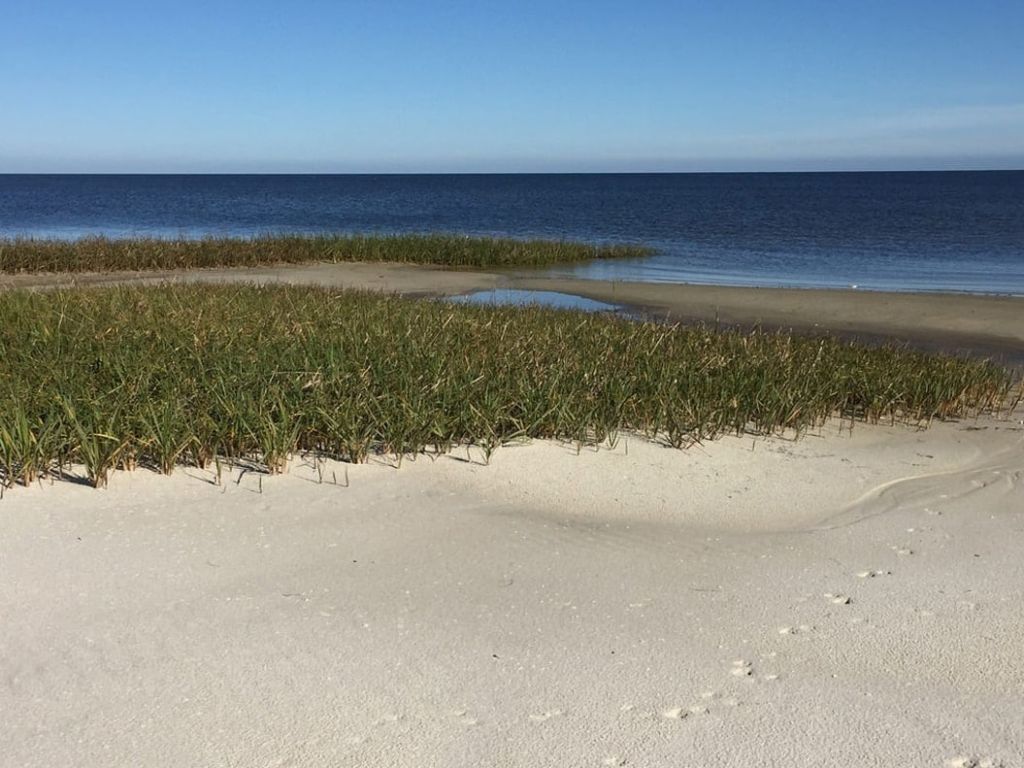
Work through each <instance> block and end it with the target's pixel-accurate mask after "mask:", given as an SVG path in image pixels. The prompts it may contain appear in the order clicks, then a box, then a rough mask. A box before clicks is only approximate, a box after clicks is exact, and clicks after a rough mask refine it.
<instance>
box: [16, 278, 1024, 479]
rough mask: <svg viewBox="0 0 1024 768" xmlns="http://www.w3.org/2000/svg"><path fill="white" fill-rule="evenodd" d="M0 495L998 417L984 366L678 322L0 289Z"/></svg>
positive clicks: (239, 297)
mask: <svg viewBox="0 0 1024 768" xmlns="http://www.w3.org/2000/svg"><path fill="white" fill-rule="evenodd" d="M0 362H2V365H0V483H3V484H7V485H11V484H14V483H17V482H21V483H26V484H27V483H31V482H33V481H34V480H35V479H37V478H39V477H42V476H45V475H47V474H50V475H57V474H59V473H60V472H61V468H63V467H66V466H68V465H70V464H81V465H84V466H85V469H86V472H87V473H88V478H89V480H90V482H92V483H93V484H94V485H97V486H101V485H103V484H105V482H106V479H107V476H108V474H109V472H110V471H111V470H112V469H115V468H118V467H121V468H133V467H135V466H145V467H150V468H152V469H155V470H158V471H160V472H166V473H169V472H172V471H173V470H174V468H175V467H176V466H178V465H181V464H187V465H195V466H200V467H203V466H207V465H209V464H211V462H214V461H217V462H222V461H226V462H246V463H249V464H251V465H258V466H259V467H260V468H262V469H263V470H265V471H269V472H276V471H280V470H282V469H283V468H284V467H285V465H286V461H287V459H288V457H289V456H290V455H292V454H295V453H299V452H305V451H312V452H316V453H317V454H318V455H320V456H326V457H332V458H336V459H340V460H344V461H351V462H359V461H362V460H364V459H365V458H366V457H367V456H368V455H369V454H370V453H373V452H386V453H396V454H399V455H402V454H407V453H409V452H417V451H422V450H424V449H431V450H435V449H436V450H438V451H446V450H449V449H451V448H452V447H453V446H455V445H458V444H474V445H477V446H480V447H482V449H483V451H484V453H486V454H487V455H490V452H491V451H493V450H494V449H495V448H497V447H498V446H500V445H501V444H502V443H503V442H505V441H509V440H512V439H515V438H518V437H535V438H561V439H565V440H571V441H578V442H580V443H592V442H598V441H605V440H614V439H615V438H616V436H617V435H618V434H619V433H621V432H622V431H624V430H628V431H635V432H640V433H644V434H646V435H649V436H651V437H656V438H658V439H661V440H665V441H667V442H668V443H670V444H671V445H673V446H685V445H686V444H688V443H689V442H690V441H694V440H705V439H709V438H713V437H715V436H718V435H721V434H723V433H754V434H767V433H774V432H778V431H780V430H786V429H795V430H804V429H807V428H808V427H811V426H813V425H817V424H819V423H821V422H822V421H824V420H825V419H827V418H829V417H831V416H841V417H843V418H846V419H853V420H866V421H876V420H879V419H885V420H889V419H892V420H902V421H909V422H927V421H928V420H930V419H933V418H936V417H938V418H947V417H960V416H970V415H973V414H976V413H980V412H985V411H991V410H994V409H997V408H999V407H1001V406H1004V405H1006V404H1007V402H1008V398H1009V397H1010V393H1011V387H1014V386H1015V385H1014V384H1013V383H1012V380H1011V376H1010V374H1009V373H1007V372H1006V371H1005V370H1003V369H1001V368H998V367H996V366H994V365H991V364H989V363H985V362H980V361H973V360H964V359H956V358H952V357H944V356H938V355H926V354H921V353H917V352H913V351H909V350H906V349H897V348H891V347H889V348H867V347H862V346H857V345H854V344H849V343H843V342H840V341H838V340H836V339H833V338H818V339H810V338H798V337H791V336H788V335H785V334H776V333H766V332H754V333H738V332H719V331H716V330H714V329H710V328H683V327H666V326H663V325H658V324H654V323H638V322H633V321H629V320H625V319H621V318H617V317H614V316H610V315H599V314H586V313H582V312H574V311H559V310H552V309H544V308H538V307H531V308H515V307H477V306H467V305H459V306H456V305H452V304H449V303H443V302H440V301H425V300H421V301H414V300H411V299H403V298H399V297H394V296H385V295H380V294H374V293H366V292H356V291H332V290H327V289H311V288H300V287H283V286H276V287H255V286H159V287H117V288H91V289H85V288H80V289H73V290H65V291H52V292H42V293H35V292H28V291H9V292H7V293H3V294H0Z"/></svg>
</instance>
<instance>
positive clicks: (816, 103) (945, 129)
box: [0, 0, 1024, 172]
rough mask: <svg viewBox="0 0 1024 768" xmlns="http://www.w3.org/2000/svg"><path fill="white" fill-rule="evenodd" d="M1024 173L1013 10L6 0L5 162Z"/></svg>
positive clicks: (22, 167) (1, 166) (1020, 8)
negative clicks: (998, 170)
mask: <svg viewBox="0 0 1024 768" xmlns="http://www.w3.org/2000/svg"><path fill="white" fill-rule="evenodd" d="M1022 167H1024V2H1021V0H1012V1H1010V0H1008V1H1006V2H986V1H985V0H978V1H977V2H966V0H960V1H959V2H945V1H943V0H931V1H928V2H926V1H924V0H921V1H919V2H909V1H905V2H900V1H899V0H890V1H889V2H875V1H874V0H858V2H853V1H852V0H850V1H839V2H835V1H830V2H822V1H821V0H815V1H814V2H792V1H790V0H776V1H775V2H757V3H755V2H732V3H729V2H722V3H711V2H700V3H696V2H693V3H691V2H653V1H652V2H644V1H643V0H634V2H627V1H626V0H623V2H614V3H612V2H601V1H600V0H590V1H589V2H555V1H554V0H548V2H534V1H533V0H526V1H524V2H501V3H499V2H489V1H488V0H474V1H472V2H471V1H469V0H465V1H463V0H458V1H454V2H430V3H428V2H388V1H387V0H373V1H371V0H367V1H366V2H362V1H357V2H348V1H346V0H336V1H335V2H326V1H325V2H303V0H295V2H284V1H283V0H278V1H277V2H263V1H262V0H248V2H222V1H221V0H201V1H200V0H177V2H162V1H158V2H139V1H138V0H137V1H136V2H122V1H119V2H111V1H109V0H98V1H97V2H82V1H81V0H74V2H72V1H71V0H50V1H49V2H46V1H45V0H32V1H28V0H3V2H2V4H0V172H179V171H180V172H259V171H264V172H421V171H423V172H433V171H563V170H564V171H602V170H611V171H659V170H666V171H672V170H774V169H833V168H834V169H858V168H864V169H874V168H1022Z"/></svg>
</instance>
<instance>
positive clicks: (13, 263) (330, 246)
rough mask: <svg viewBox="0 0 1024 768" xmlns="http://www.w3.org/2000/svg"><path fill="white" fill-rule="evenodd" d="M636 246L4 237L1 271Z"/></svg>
mask: <svg viewBox="0 0 1024 768" xmlns="http://www.w3.org/2000/svg"><path fill="white" fill-rule="evenodd" d="M650 253H651V251H650V249H648V248H644V247H641V246H635V245H588V244H586V243H575V242H566V241H557V240H513V239H508V238H486V237H464V236H460V235H321V236H302V235H273V236H266V237H255V238H205V239H201V240H184V239H183V240H161V239H157V238H150V239H108V238H105V237H88V238H83V239H80V240H37V239H31V238H17V239H13V240H0V273H8V274H13V273H30V272H56V273H63V272H115V271H145V270H168V269H200V268H207V267H254V266H260V265H268V264H306V263H312V262H327V263H338V262H349V261H367V262H379V261H390V262H399V263H407V264H432V265H437V266H443V267H449V268H458V267H466V268H470V267H476V268H485V267H492V268H494V267H537V266H546V265H550V264H561V263H569V262H579V261H588V260H590V259H618V258H636V257H640V256H646V255H648V254H650Z"/></svg>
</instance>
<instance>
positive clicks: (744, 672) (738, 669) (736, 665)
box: [729, 659, 754, 677]
mask: <svg viewBox="0 0 1024 768" xmlns="http://www.w3.org/2000/svg"><path fill="white" fill-rule="evenodd" d="M729 674H731V675H733V676H734V677H750V676H751V675H753V674H754V667H753V665H752V664H751V663H750V662H749V661H744V660H743V659H736V661H734V662H733V663H732V669H731V670H729Z"/></svg>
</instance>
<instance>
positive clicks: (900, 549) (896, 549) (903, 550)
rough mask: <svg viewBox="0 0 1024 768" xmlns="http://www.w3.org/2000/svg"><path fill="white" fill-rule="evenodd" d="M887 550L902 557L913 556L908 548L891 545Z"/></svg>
mask: <svg viewBox="0 0 1024 768" xmlns="http://www.w3.org/2000/svg"><path fill="white" fill-rule="evenodd" d="M889 549H891V550H892V551H893V552H895V553H896V554H897V555H900V556H903V557H905V556H908V555H912V554H914V550H912V549H911V548H910V547H901V546H900V545H899V544H893V545H892V546H891V547H889Z"/></svg>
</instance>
